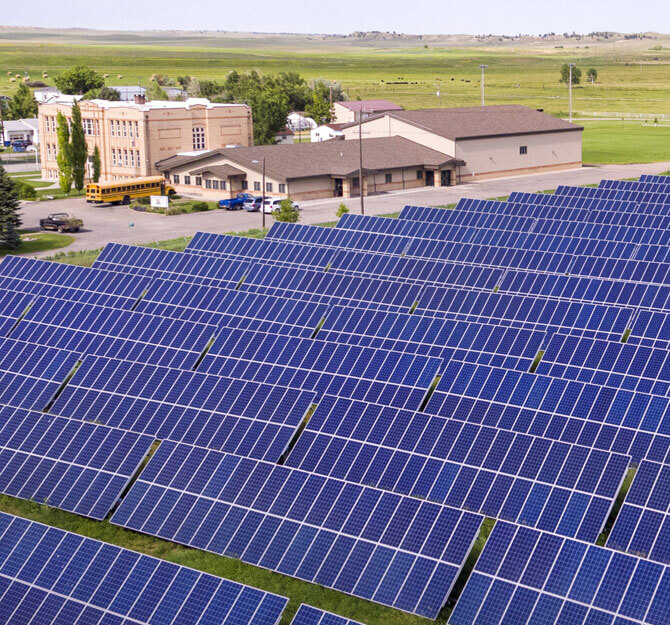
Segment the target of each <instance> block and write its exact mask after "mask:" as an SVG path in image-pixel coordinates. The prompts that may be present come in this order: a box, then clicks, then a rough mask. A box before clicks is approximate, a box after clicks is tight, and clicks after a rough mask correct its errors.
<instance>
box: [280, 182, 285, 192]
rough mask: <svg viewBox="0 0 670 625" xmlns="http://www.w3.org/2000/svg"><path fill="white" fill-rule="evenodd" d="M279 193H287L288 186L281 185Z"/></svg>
mask: <svg viewBox="0 0 670 625" xmlns="http://www.w3.org/2000/svg"><path fill="white" fill-rule="evenodd" d="M279 193H286V185H285V184H280V185H279Z"/></svg>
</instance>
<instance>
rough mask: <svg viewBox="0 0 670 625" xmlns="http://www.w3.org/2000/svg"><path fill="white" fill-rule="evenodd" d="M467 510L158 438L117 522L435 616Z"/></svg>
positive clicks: (465, 537) (463, 543) (459, 557)
mask: <svg viewBox="0 0 670 625" xmlns="http://www.w3.org/2000/svg"><path fill="white" fill-rule="evenodd" d="M482 521H483V517H482V516H480V515H477V514H473V513H471V512H462V511H459V510H456V509H454V508H449V507H445V506H441V505H438V504H435V503H431V502H428V501H421V500H418V499H415V498H411V497H404V496H401V495H396V494H393V493H388V492H384V491H381V490H377V489H374V488H369V487H365V486H360V485H358V484H352V483H348V482H343V481H341V480H335V479H332V478H325V477H323V476H318V475H315V474H312V473H307V472H306V471H300V470H298V469H291V468H288V467H283V466H279V465H276V464H272V463H268V462H259V461H255V460H251V459H249V458H241V457H239V456H233V455H230V454H225V453H221V452H217V451H212V450H205V449H202V448H196V447H189V446H188V445H183V444H178V443H172V442H163V443H161V445H160V447H159V448H158V450H157V451H156V453H155V454H154V455H153V457H152V458H151V460H150V461H149V464H148V465H147V467H146V469H145V470H144V471H143V472H142V474H141V475H140V477H139V479H138V481H137V482H135V484H134V485H133V487H132V488H131V490H130V491H129V493H128V495H127V496H126V498H125V499H124V500H123V502H122V504H121V506H120V507H119V508H118V510H117V512H116V513H115V515H114V517H113V518H112V522H113V523H116V524H118V525H123V526H124V527H129V528H131V529H134V530H137V531H140V532H144V533H147V534H153V535H157V536H161V537H162V538H166V539H168V540H173V541H175V542H179V543H183V544H187V545H190V546H193V547H196V548H199V549H205V550H207V551H212V552H214V553H219V554H224V555H227V556H230V557H234V558H239V559H240V560H242V561H244V562H248V563H251V564H255V565H258V566H261V567H263V568H267V569H270V570H273V571H278V572H280V573H283V574H285V575H289V576H292V577H297V578H299V579H303V580H306V581H311V582H315V583H317V584H320V585H322V586H326V587H329V588H335V589H336V590H339V591H341V592H345V593H348V594H353V595H355V596H358V597H363V598H365V599H369V600H371V601H375V602H377V603H382V604H385V605H390V606H393V607H395V608H397V609H399V610H404V611H407V612H412V613H415V614H420V615H422V616H426V617H428V618H433V619H434V618H435V617H436V616H437V614H438V612H439V611H440V609H441V608H442V606H443V605H444V602H445V600H446V598H447V596H448V594H449V591H450V589H451V587H452V585H453V583H454V581H455V579H456V577H457V575H458V573H459V571H460V569H461V567H462V566H463V563H464V562H465V558H466V557H467V554H468V552H469V551H470V548H471V546H472V544H473V542H474V540H475V538H476V537H477V534H478V532H479V528H480V525H481V523H482Z"/></svg>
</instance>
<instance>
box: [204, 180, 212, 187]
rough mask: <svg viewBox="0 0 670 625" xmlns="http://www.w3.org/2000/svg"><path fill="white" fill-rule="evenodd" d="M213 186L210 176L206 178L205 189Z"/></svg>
mask: <svg viewBox="0 0 670 625" xmlns="http://www.w3.org/2000/svg"><path fill="white" fill-rule="evenodd" d="M211 188H212V181H211V180H210V179H209V178H206V179H205V189H211Z"/></svg>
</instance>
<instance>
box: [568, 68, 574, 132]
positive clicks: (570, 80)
mask: <svg viewBox="0 0 670 625" xmlns="http://www.w3.org/2000/svg"><path fill="white" fill-rule="evenodd" d="M574 66H575V64H574V63H568V67H569V68H570V76H569V78H568V99H569V100H570V102H569V104H568V106H569V113H568V117H569V120H570V123H572V68H573V67H574Z"/></svg>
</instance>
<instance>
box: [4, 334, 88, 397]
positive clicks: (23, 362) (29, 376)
mask: <svg viewBox="0 0 670 625" xmlns="http://www.w3.org/2000/svg"><path fill="white" fill-rule="evenodd" d="M78 360H79V355H78V354H76V353H75V352H71V351H69V350H65V349H56V348H53V347H44V346H42V345H35V344H33V343H25V342H23V341H15V340H12V339H2V340H0V404H9V405H11V406H16V407H17V408H32V409H34V410H44V409H45V408H46V407H47V405H48V404H49V402H50V401H51V400H52V399H53V398H54V396H55V394H56V393H57V391H58V389H59V388H60V387H61V385H62V384H63V383H64V382H65V380H66V379H67V377H68V376H69V375H70V373H71V372H72V371H73V369H74V368H75V366H76V365H77V362H78Z"/></svg>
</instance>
